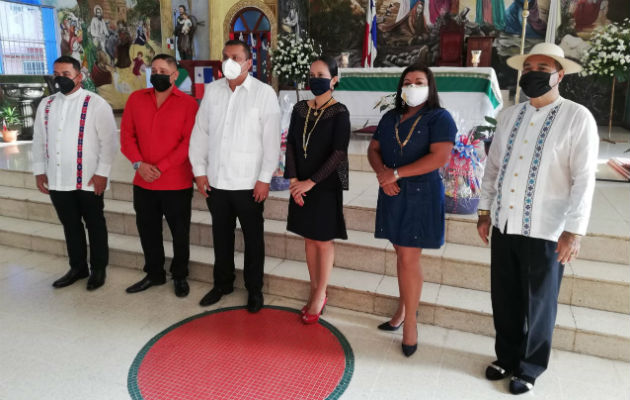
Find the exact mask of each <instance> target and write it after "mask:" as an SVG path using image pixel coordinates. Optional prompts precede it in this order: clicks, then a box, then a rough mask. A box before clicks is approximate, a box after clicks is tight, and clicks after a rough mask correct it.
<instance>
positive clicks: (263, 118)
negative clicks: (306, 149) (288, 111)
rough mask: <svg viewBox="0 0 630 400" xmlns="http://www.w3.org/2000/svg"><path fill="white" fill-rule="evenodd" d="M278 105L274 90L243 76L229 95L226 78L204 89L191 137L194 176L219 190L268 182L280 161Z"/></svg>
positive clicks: (190, 153) (249, 186)
mask: <svg viewBox="0 0 630 400" xmlns="http://www.w3.org/2000/svg"><path fill="white" fill-rule="evenodd" d="M280 139H281V132H280V106H279V105H278V98H277V96H276V93H275V92H274V90H273V88H272V87H271V86H269V85H267V84H265V83H263V82H261V81H259V80H257V79H256V78H253V77H251V76H247V77H246V78H245V81H243V83H242V84H241V85H239V86H237V87H236V89H235V90H234V92H232V90H231V89H230V87H229V86H228V81H227V80H226V79H225V78H222V79H219V80H217V81H214V82H211V83H209V84H207V85H206V87H205V92H204V95H203V100H202V101H201V105H200V106H199V111H198V112H197V118H196V120H195V126H194V128H193V131H192V136H191V138H190V151H189V154H188V155H189V158H190V163H191V164H192V167H193V173H194V175H195V176H203V175H206V176H207V177H208V181H209V183H210V186H212V187H215V188H217V189H224V190H249V189H253V188H254V185H255V184H256V181H261V182H265V183H269V182H271V177H272V175H273V173H274V171H275V170H276V168H277V167H278V160H279V156H280Z"/></svg>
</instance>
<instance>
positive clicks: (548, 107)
mask: <svg viewBox="0 0 630 400" xmlns="http://www.w3.org/2000/svg"><path fill="white" fill-rule="evenodd" d="M563 100H564V98H563V97H562V96H558V98H557V99H555V100H554V101H553V102H551V103H549V104H547V105H546V106H544V107H540V108H536V107H534V106H532V104H531V103H530V102H529V101H527V102H526V104H527V107H528V108H529V109H533V110H534V111H548V110H550V109H552V108H553V107H555V106H557V105H558V104H560V103H561V102H562V101H563Z"/></svg>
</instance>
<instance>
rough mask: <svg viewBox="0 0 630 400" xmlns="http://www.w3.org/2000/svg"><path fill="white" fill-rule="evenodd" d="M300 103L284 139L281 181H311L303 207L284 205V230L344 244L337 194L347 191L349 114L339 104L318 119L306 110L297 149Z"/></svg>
mask: <svg viewBox="0 0 630 400" xmlns="http://www.w3.org/2000/svg"><path fill="white" fill-rule="evenodd" d="M308 108H309V107H308V104H307V102H306V101H300V102H299V103H297V104H296V105H295V107H293V113H292V115H291V125H290V126H289V133H288V135H287V152H286V157H287V159H286V168H285V174H284V177H285V178H287V179H290V178H297V179H298V180H300V181H303V180H307V179H311V180H313V182H315V186H314V187H313V188H312V189H311V190H309V191H308V192H307V193H306V196H305V197H304V205H303V206H299V205H297V204H296V203H295V201H293V198H291V199H290V200H289V216H288V218H287V230H288V231H290V232H293V233H296V234H298V235H300V236H303V237H305V238H308V239H313V240H321V241H327V240H332V239H335V238H337V239H347V238H348V234H347V233H346V223H345V221H344V218H343V190H347V189H348V143H349V142H350V114H349V113H348V109H347V108H346V106H344V105H343V104H341V103H335V104H333V105H331V106H329V107H327V108H326V109H325V110H323V111H321V112H323V114H321V116H319V121H318V122H317V124H316V125H314V124H315V120H316V119H317V117H318V116H316V115H314V110H313V109H311V113H310V116H309V121H308V125H307V128H306V129H307V130H306V136H307V137H308V134H309V132H310V131H311V129H313V126H315V128H314V129H313V132H312V133H311V134H310V139H308V146H307V148H306V152H305V151H304V148H303V142H304V137H303V136H304V124H305V123H306V114H307V112H308Z"/></svg>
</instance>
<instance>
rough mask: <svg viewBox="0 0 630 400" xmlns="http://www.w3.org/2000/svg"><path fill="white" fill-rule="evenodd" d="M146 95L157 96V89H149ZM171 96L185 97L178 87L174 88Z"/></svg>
mask: <svg viewBox="0 0 630 400" xmlns="http://www.w3.org/2000/svg"><path fill="white" fill-rule="evenodd" d="M145 93H147V94H150V95H153V96H155V88H148V89H147V91H146V92H145ZM170 95H173V96H177V97H182V96H183V95H184V92H182V91H181V90H179V89H178V88H177V86H173V90H171V94H170ZM170 95H169V96H170Z"/></svg>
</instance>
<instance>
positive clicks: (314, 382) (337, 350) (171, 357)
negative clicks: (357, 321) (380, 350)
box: [128, 306, 354, 400]
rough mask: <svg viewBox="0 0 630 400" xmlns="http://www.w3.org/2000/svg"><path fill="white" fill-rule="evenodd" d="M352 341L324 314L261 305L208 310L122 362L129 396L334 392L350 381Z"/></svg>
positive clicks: (147, 399)
mask: <svg viewBox="0 0 630 400" xmlns="http://www.w3.org/2000/svg"><path fill="white" fill-rule="evenodd" d="M353 368H354V356H353V353H352V349H351V348H350V345H349V344H348V341H347V340H346V339H345V337H344V336H343V335H342V334H341V333H340V332H339V331H338V330H337V329H336V328H335V327H334V326H332V325H330V324H329V323H328V322H326V321H324V320H321V319H320V322H319V323H318V324H315V325H308V326H307V325H304V324H302V323H301V321H300V320H299V312H298V311H297V310H294V309H290V308H284V307H273V306H266V307H265V308H263V309H262V310H261V311H260V312H258V313H256V314H251V313H248V312H247V310H245V308H244V307H231V308H223V309H219V310H214V311H209V312H206V313H203V314H199V315H196V316H193V317H191V318H188V319H185V320H183V321H181V322H179V323H177V324H175V325H172V326H171V327H169V328H167V329H165V330H164V331H162V332H161V333H159V334H158V335H156V336H155V337H154V338H153V339H151V340H150V341H149V342H148V343H147V344H146V345H145V346H144V347H143V348H142V350H141V351H140V353H138V355H137V356H136V358H135V360H134V362H133V364H132V365H131V369H130V370H129V377H128V388H129V393H130V394H131V398H132V399H143V400H154V399H164V400H167V399H168V400H178V399H256V400H263V399H269V400H279V399H309V400H311V399H312V400H315V399H337V398H339V396H341V394H342V393H343V392H344V391H345V389H346V387H347V386H348V384H349V383H350V379H351V377H352V372H353Z"/></svg>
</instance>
